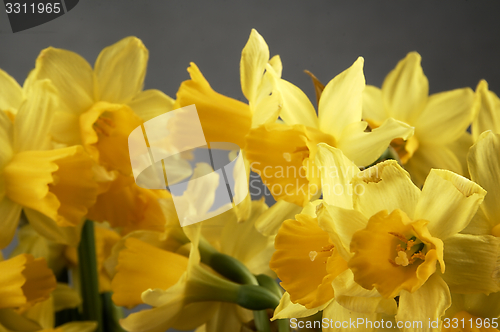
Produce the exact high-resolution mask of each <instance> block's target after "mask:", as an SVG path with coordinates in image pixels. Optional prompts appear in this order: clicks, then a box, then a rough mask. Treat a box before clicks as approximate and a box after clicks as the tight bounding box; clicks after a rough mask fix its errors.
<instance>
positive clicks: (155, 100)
mask: <svg viewBox="0 0 500 332" xmlns="http://www.w3.org/2000/svg"><path fill="white" fill-rule="evenodd" d="M174 103H175V100H173V99H172V98H170V97H169V96H167V95H166V94H164V93H163V92H161V91H160V90H153V89H151V90H144V91H142V92H140V93H139V94H138V95H136V96H135V98H134V99H132V101H131V102H129V103H128V106H130V108H132V110H133V111H134V113H135V114H137V115H138V116H139V117H140V118H141V119H142V120H143V121H148V120H151V119H152V118H154V117H156V116H158V115H161V114H164V113H167V112H170V111H171V110H173V108H174Z"/></svg>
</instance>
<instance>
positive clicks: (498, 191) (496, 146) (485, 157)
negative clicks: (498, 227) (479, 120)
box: [468, 131, 500, 225]
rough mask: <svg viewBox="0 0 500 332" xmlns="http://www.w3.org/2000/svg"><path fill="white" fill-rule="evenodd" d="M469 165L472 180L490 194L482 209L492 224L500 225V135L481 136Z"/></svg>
mask: <svg viewBox="0 0 500 332" xmlns="http://www.w3.org/2000/svg"><path fill="white" fill-rule="evenodd" d="M468 163H469V171H470V175H471V180H472V181H474V182H476V183H477V184H479V185H480V186H481V187H483V188H484V189H485V190H486V191H487V192H488V194H487V195H486V197H485V198H484V202H483V204H481V207H480V209H481V210H483V212H484V214H485V215H486V218H487V219H488V221H489V222H490V223H492V224H493V225H495V224H498V223H500V219H499V218H500V205H499V203H498V202H500V135H498V134H494V133H492V132H490V131H488V132H485V133H483V134H482V135H480V136H479V137H478V139H477V142H476V144H474V145H473V146H472V148H471V149H470V151H469V156H468Z"/></svg>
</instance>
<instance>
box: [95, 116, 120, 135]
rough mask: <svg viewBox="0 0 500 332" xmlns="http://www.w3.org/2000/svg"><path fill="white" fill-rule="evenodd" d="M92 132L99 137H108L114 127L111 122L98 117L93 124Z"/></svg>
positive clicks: (108, 119)
mask: <svg viewBox="0 0 500 332" xmlns="http://www.w3.org/2000/svg"><path fill="white" fill-rule="evenodd" d="M93 127H94V130H95V131H96V132H97V133H98V134H101V135H105V136H110V135H111V132H112V130H113V128H115V127H116V125H115V123H114V122H113V120H111V119H110V118H106V117H104V116H100V117H99V118H98V119H97V121H96V122H94V125H93Z"/></svg>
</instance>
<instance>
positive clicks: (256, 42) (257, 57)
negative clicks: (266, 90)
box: [240, 29, 269, 102]
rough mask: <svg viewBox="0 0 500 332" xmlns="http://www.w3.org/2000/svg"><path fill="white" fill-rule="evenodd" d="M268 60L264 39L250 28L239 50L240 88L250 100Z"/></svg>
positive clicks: (253, 95) (254, 94)
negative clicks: (245, 40)
mask: <svg viewBox="0 0 500 332" xmlns="http://www.w3.org/2000/svg"><path fill="white" fill-rule="evenodd" d="M268 61H269V48H268V46H267V44H266V41H265V40H264V38H262V36H261V35H260V34H259V33H258V32H257V30H255V29H252V32H251V33H250V37H249V38H248V41H247V43H246V45H245V47H244V48H243V51H242V52H241V61H240V77H241V90H242V91H243V94H244V95H245V97H246V98H247V100H248V101H250V102H252V101H254V100H255V99H256V97H257V88H258V86H259V85H260V81H261V80H262V75H263V74H264V70H265V68H266V64H267V62H268Z"/></svg>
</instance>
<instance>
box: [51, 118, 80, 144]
mask: <svg viewBox="0 0 500 332" xmlns="http://www.w3.org/2000/svg"><path fill="white" fill-rule="evenodd" d="M50 134H51V135H52V138H53V139H54V141H56V142H59V143H63V144H67V145H79V144H82V139H81V137H80V114H77V113H74V112H64V111H63V112H60V111H57V110H56V111H55V112H54V118H53V119H52V128H51V130H50Z"/></svg>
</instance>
